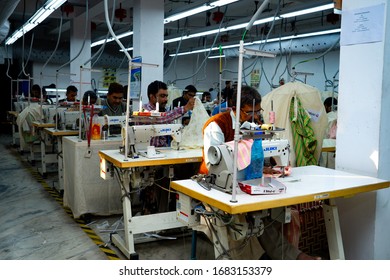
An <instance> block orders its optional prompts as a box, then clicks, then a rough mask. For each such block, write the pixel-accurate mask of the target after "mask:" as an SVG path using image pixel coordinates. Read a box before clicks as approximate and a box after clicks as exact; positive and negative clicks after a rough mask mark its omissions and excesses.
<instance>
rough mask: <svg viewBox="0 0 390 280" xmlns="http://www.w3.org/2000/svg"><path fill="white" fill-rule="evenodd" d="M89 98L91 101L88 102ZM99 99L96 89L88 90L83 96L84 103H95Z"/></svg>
mask: <svg viewBox="0 0 390 280" xmlns="http://www.w3.org/2000/svg"><path fill="white" fill-rule="evenodd" d="M88 100H89V102H88ZM96 101H97V95H96V93H95V92H94V91H92V90H88V91H86V92H85V93H84V96H83V105H90V104H95V103H96Z"/></svg>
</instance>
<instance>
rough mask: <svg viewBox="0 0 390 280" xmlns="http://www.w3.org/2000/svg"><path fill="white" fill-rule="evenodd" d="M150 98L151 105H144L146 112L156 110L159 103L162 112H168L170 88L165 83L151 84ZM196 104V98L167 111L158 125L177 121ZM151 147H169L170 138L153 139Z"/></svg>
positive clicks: (149, 88) (156, 82) (155, 82)
mask: <svg viewBox="0 0 390 280" xmlns="http://www.w3.org/2000/svg"><path fill="white" fill-rule="evenodd" d="M148 98H149V103H147V104H144V105H143V109H144V110H146V111H154V110H156V103H157V102H158V104H159V110H160V112H166V111H167V108H166V105H167V102H168V87H167V85H166V84H165V83H164V82H161V81H154V82H152V83H150V84H149V86H148ZM194 104H195V100H194V98H193V97H191V98H189V99H188V101H187V102H186V104H185V105H183V104H180V105H181V106H180V107H176V108H174V109H173V110H170V111H167V114H166V115H165V116H164V117H161V118H160V120H159V121H158V123H171V122H172V121H174V120H175V119H178V118H180V117H182V116H183V115H184V114H185V113H187V112H188V111H189V110H192V109H193V108H194ZM150 145H151V146H156V147H168V145H169V138H168V137H165V136H160V137H153V138H152V139H151V140H150Z"/></svg>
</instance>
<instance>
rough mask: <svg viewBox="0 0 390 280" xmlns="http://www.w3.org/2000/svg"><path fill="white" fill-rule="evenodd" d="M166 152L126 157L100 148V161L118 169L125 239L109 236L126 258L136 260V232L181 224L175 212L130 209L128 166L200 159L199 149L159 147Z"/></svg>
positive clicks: (164, 228)
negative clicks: (160, 155) (138, 213)
mask: <svg viewBox="0 0 390 280" xmlns="http://www.w3.org/2000/svg"><path fill="white" fill-rule="evenodd" d="M156 150H158V151H160V152H161V153H163V154H164V155H165V157H163V158H153V159H150V158H146V157H143V156H140V157H139V158H135V159H132V158H127V159H126V160H125V157H124V155H123V154H121V153H120V152H119V150H103V151H99V156H100V160H101V161H103V160H105V161H107V162H109V163H111V164H113V165H114V166H115V167H117V168H118V169H119V170H120V181H121V189H122V195H123V197H124V198H123V200H122V207H123V220H124V228H125V235H124V240H123V238H122V237H121V236H120V235H119V234H113V235H112V241H113V243H114V244H115V245H116V246H117V247H118V248H119V249H120V250H121V251H122V252H123V253H124V255H125V256H126V257H127V258H129V259H137V258H138V255H137V254H136V252H135V247H134V244H135V238H134V236H135V235H136V234H139V233H146V232H153V231H160V230H166V229H173V228H180V227H183V224H182V223H180V222H179V221H177V220H176V211H170V212H162V213H156V214H149V215H143V216H133V215H132V209H131V201H130V199H129V197H128V196H127V195H126V194H127V193H129V192H130V174H131V169H132V168H135V167H140V166H162V165H175V164H185V163H196V162H201V160H202V150H201V149H193V150H179V151H178V150H172V149H158V148H156Z"/></svg>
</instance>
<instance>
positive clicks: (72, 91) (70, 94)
mask: <svg viewBox="0 0 390 280" xmlns="http://www.w3.org/2000/svg"><path fill="white" fill-rule="evenodd" d="M77 92H78V90H77V88H76V87H75V86H68V87H67V88H66V98H64V99H60V100H58V102H59V103H61V102H75V101H77Z"/></svg>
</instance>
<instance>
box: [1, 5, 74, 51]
mask: <svg viewBox="0 0 390 280" xmlns="http://www.w3.org/2000/svg"><path fill="white" fill-rule="evenodd" d="M65 1H66V0H51V1H50V0H49V1H48V2H46V3H45V5H44V6H43V7H42V8H40V9H39V10H38V11H37V12H36V13H35V14H34V15H33V16H32V17H31V18H30V19H29V20H28V21H27V22H26V23H25V24H23V26H22V27H20V28H19V29H18V30H16V31H15V32H14V33H13V34H12V35H11V37H8V38H7V40H6V41H5V44H6V45H12V44H13V43H15V41H16V40H18V39H19V38H20V37H22V36H23V34H26V33H27V32H28V31H30V30H31V29H33V28H34V27H35V26H37V25H38V24H40V23H41V22H43V21H44V20H45V19H46V18H47V17H48V16H49V15H50V14H51V13H53V12H54V11H55V10H56V9H57V8H58V7H60V6H61V5H62V4H64V2H65Z"/></svg>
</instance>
